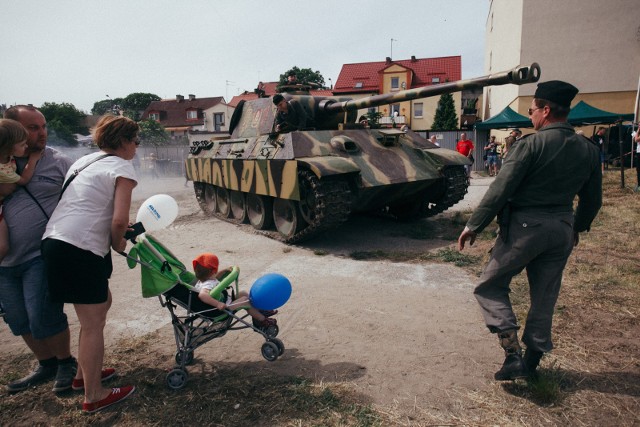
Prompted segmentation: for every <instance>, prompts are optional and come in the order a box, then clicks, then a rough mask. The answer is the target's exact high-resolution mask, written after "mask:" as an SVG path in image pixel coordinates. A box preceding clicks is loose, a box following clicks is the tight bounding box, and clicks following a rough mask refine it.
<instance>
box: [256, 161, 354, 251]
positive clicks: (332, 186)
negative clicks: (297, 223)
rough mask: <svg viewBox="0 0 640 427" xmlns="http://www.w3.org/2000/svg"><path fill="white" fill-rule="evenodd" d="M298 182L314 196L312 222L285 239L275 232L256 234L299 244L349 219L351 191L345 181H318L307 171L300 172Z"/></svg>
mask: <svg viewBox="0 0 640 427" xmlns="http://www.w3.org/2000/svg"><path fill="white" fill-rule="evenodd" d="M299 180H300V181H301V185H306V186H307V188H308V190H309V191H312V192H313V194H314V197H313V199H314V200H315V202H316V203H315V206H314V213H315V217H314V219H313V222H312V223H310V224H307V226H306V227H305V228H303V229H302V230H300V231H299V232H297V233H295V234H294V235H293V236H291V237H289V238H285V237H284V236H282V235H281V234H280V233H278V232H277V231H257V232H258V233H260V234H265V235H268V236H269V237H271V238H273V239H276V240H280V241H282V242H285V243H289V244H292V243H299V242H302V241H304V240H307V239H310V238H311V237H313V236H316V235H318V234H320V233H322V232H324V231H326V230H329V229H332V228H336V227H338V226H339V225H340V224H342V223H343V222H345V221H346V220H347V219H348V218H349V214H350V213H351V191H350V190H349V186H348V184H347V182H346V181H344V180H342V179H333V180H331V179H329V180H319V179H318V178H316V176H315V175H314V174H313V173H311V172H309V171H300V172H299Z"/></svg>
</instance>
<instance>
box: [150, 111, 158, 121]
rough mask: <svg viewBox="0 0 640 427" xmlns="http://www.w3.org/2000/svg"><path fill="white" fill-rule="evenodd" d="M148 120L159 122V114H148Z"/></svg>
mask: <svg viewBox="0 0 640 427" xmlns="http://www.w3.org/2000/svg"><path fill="white" fill-rule="evenodd" d="M149 120H155V121H156V122H159V121H160V113H149Z"/></svg>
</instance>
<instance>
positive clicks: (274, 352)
mask: <svg viewBox="0 0 640 427" xmlns="http://www.w3.org/2000/svg"><path fill="white" fill-rule="evenodd" d="M261 350H262V357H264V358H265V359H267V360H268V361H269V362H273V361H274V360H276V359H277V358H278V356H279V355H280V350H279V349H278V346H277V345H276V344H275V343H273V342H271V341H267V342H265V343H264V344H262V349H261Z"/></svg>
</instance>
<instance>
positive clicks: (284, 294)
mask: <svg viewBox="0 0 640 427" xmlns="http://www.w3.org/2000/svg"><path fill="white" fill-rule="evenodd" d="M290 296H291V282H289V279H287V278H286V277H284V276H283V275H282V274H278V273H269V274H265V275H264V276H262V277H260V278H259V279H258V280H256V281H255V282H254V283H253V285H252V286H251V290H250V291H249V300H250V301H251V305H252V306H254V307H255V308H257V309H259V310H275V309H276V308H278V307H282V306H283V305H284V304H285V303H286V302H287V301H288V300H289V297H290Z"/></svg>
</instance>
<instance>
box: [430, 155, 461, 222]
mask: <svg viewBox="0 0 640 427" xmlns="http://www.w3.org/2000/svg"><path fill="white" fill-rule="evenodd" d="M443 173H444V180H445V189H444V194H443V196H442V198H441V199H439V200H437V201H435V202H430V203H427V208H426V209H425V212H424V217H431V216H434V215H437V214H439V213H442V212H444V211H446V210H447V209H449V208H450V207H451V206H453V205H455V204H456V203H458V202H459V201H460V200H462V199H463V198H464V195H465V194H467V189H468V188H469V178H467V173H466V171H465V169H464V166H454V167H448V168H445V169H444V171H443Z"/></svg>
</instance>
